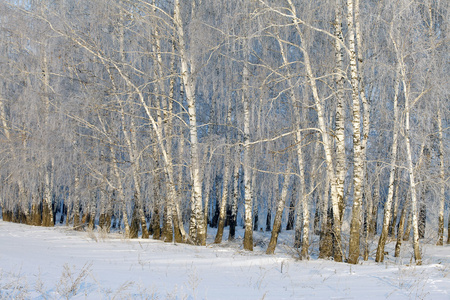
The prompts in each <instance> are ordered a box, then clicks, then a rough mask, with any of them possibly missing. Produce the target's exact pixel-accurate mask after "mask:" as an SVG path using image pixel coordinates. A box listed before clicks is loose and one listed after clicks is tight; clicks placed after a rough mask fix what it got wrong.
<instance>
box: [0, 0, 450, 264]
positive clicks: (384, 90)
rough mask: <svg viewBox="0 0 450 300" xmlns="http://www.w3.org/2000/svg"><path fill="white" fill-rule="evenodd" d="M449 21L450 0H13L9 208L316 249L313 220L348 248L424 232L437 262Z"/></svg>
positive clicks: (74, 221)
mask: <svg viewBox="0 0 450 300" xmlns="http://www.w3.org/2000/svg"><path fill="white" fill-rule="evenodd" d="M449 20H450V16H449V5H448V2H447V1H439V0H438V1H433V0H426V1H417V2H414V1H413V2H411V1H392V0H387V1H381V2H380V1H364V2H363V3H360V2H359V0H355V1H353V0H335V1H303V0H298V1H297V0H280V1H278V0H277V1H265V0H258V1H253V0H252V1H250V0H239V1H222V0H215V1H202V0H191V1H179V0H173V1H170V0H168V1H156V0H153V1H151V0H148V1H147V0H128V1H127V0H116V1H106V0H93V1H92V0H91V1H84V0H81V1H80V0H58V1H51V0H45V1H3V2H2V3H1V4H0V100H1V102H0V119H1V125H0V127H1V139H2V143H1V144H0V151H1V155H0V166H1V168H0V178H1V186H0V188H1V209H2V214H3V220H5V221H13V222H21V223H26V224H32V225H38V226H39V225H40V226H54V224H56V223H61V224H67V225H69V226H73V227H74V228H76V229H82V228H85V227H89V228H94V226H99V227H100V228H101V229H102V230H106V231H108V232H109V231H110V230H111V228H113V229H115V230H122V231H123V232H124V234H125V235H126V236H127V237H129V238H136V237H138V236H139V235H140V236H142V238H148V237H149V236H150V235H152V236H153V238H155V239H163V240H165V241H167V242H170V241H173V240H175V241H176V242H188V243H193V244H198V245H205V244H206V234H207V228H208V226H211V227H217V228H218V229H217V235H216V237H215V242H216V243H220V242H221V241H222V239H223V238H224V237H223V233H224V227H227V226H229V236H228V239H234V238H235V235H236V233H235V232H236V226H244V228H245V236H244V238H243V247H244V249H246V250H252V249H253V243H254V241H253V231H254V230H266V231H271V232H272V236H271V240H270V243H269V245H268V249H267V253H269V254H270V253H273V252H274V250H275V247H276V244H277V237H278V234H279V232H280V230H295V238H294V240H293V241H292V245H293V246H294V247H297V248H301V250H300V252H299V253H300V255H301V256H302V258H308V257H309V253H310V244H311V243H310V241H311V237H312V235H315V236H319V237H320V246H319V251H320V255H319V256H320V257H323V258H327V257H333V258H334V260H336V261H344V260H346V261H348V262H349V263H357V262H358V260H359V259H360V258H361V257H363V258H364V259H368V258H369V256H370V253H371V251H372V250H374V249H370V244H371V241H372V240H373V239H374V238H376V239H378V247H377V251H376V257H375V259H376V261H383V256H384V247H385V244H386V241H387V240H388V238H389V237H390V236H394V235H396V236H397V247H396V248H397V249H396V255H398V254H399V252H398V251H400V245H401V242H402V241H403V240H407V239H408V238H409V237H410V236H412V240H413V243H412V244H413V246H414V256H415V259H416V262H417V263H418V264H420V263H421V254H420V247H419V239H420V238H427V239H428V241H432V242H433V243H438V244H440V245H442V244H443V243H444V236H445V234H444V233H445V231H446V230H447V229H446V228H445V227H447V226H445V225H446V223H445V220H446V219H448V215H449V208H448V198H449V194H448V185H449V155H448V151H449V147H450V138H449V136H450V133H449V124H450V122H449V108H450V103H449V91H450V89H449V82H450V81H449V79H448V74H449V73H450V64H449V61H450V55H449V54H450V51H449V50H450V49H449V43H448V25H449ZM446 199H447V200H446ZM447 222H448V226H449V227H450V220H448V221H447ZM449 229H450V228H449ZM449 242H450V239H448V240H447V243H449ZM344 245H348V247H347V246H345V247H344Z"/></svg>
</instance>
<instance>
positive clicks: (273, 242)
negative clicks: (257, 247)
mask: <svg viewBox="0 0 450 300" xmlns="http://www.w3.org/2000/svg"><path fill="white" fill-rule="evenodd" d="M286 170H287V172H289V171H290V163H288V167H287V168H286ZM275 176H278V175H275ZM277 182H278V180H277ZM290 182H291V175H285V176H284V182H283V186H282V188H281V197H280V198H279V200H278V203H277V212H276V214H275V220H274V222H273V227H272V234H271V236H270V242H269V246H268V247H267V251H266V254H273V253H274V252H275V248H276V246H277V241H278V233H279V232H280V229H281V221H282V217H283V211H284V207H285V206H286V198H287V193H288V189H289V184H290ZM277 191H278V189H277ZM277 196H278V194H277Z"/></svg>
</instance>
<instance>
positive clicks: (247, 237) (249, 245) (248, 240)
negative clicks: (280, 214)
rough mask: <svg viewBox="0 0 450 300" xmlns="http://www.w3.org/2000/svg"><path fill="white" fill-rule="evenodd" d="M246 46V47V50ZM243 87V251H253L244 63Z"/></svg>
mask: <svg viewBox="0 0 450 300" xmlns="http://www.w3.org/2000/svg"><path fill="white" fill-rule="evenodd" d="M247 47H248V46H246V48H247ZM245 54H246V56H245V58H244V60H247V58H248V55H247V50H245ZM242 72H243V75H242V77H243V81H244V82H243V86H242V101H243V103H244V145H243V148H244V161H243V166H244V189H245V196H244V209H245V217H244V223H245V233H244V249H245V250H249V251H253V226H252V225H253V222H252V220H253V218H252V209H253V195H252V187H251V178H252V176H251V168H250V99H249V97H248V81H249V74H248V69H247V63H246V62H244V68H243V71H242Z"/></svg>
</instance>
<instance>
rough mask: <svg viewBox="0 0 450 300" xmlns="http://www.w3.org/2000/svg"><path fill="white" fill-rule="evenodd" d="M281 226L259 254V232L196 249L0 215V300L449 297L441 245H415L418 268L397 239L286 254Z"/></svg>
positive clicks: (447, 254) (449, 274) (263, 236)
mask: <svg viewBox="0 0 450 300" xmlns="http://www.w3.org/2000/svg"><path fill="white" fill-rule="evenodd" d="M214 234H215V231H214V230H213V229H209V231H208V241H209V242H212V240H213V238H214ZM239 234H240V235H241V236H242V235H243V231H242V232H241V231H238V236H239ZM289 234H290V233H289V232H288V233H286V232H282V233H281V245H279V246H278V247H277V250H276V252H275V253H276V254H275V255H266V254H264V250H265V243H266V242H267V240H268V239H269V237H270V236H269V235H268V234H267V233H259V232H258V233H255V241H257V242H258V243H259V244H258V245H259V246H258V245H257V246H256V247H255V251H254V252H246V251H243V250H242V247H241V243H242V240H241V238H239V237H238V240H237V241H236V242H235V243H228V242H226V243H224V244H222V245H212V244H208V246H207V247H198V246H191V245H185V244H174V243H164V242H161V241H157V240H152V239H146V240H143V239H136V240H126V239H123V238H121V236H120V235H119V234H109V235H106V234H102V233H99V232H96V231H94V232H76V231H72V230H71V229H69V228H67V227H54V228H43V227H33V226H27V225H21V224H14V223H7V222H3V221H0V299H450V246H449V245H446V246H443V247H437V246H434V245H423V249H422V250H423V257H424V265H423V266H415V265H414V264H411V263H410V260H411V250H410V248H411V247H410V245H409V244H408V243H406V242H405V244H404V246H403V249H404V250H403V252H402V258H401V259H394V258H393V257H391V256H389V255H387V257H386V262H385V263H383V264H377V263H375V262H374V261H373V260H369V261H367V262H362V263H360V264H358V265H349V264H346V263H335V262H333V261H330V260H322V259H317V258H313V259H311V260H309V261H301V260H298V259H296V252H295V250H293V249H292V248H290V247H289V246H287V245H283V241H286V242H287V241H289V239H291V238H292V237H291V236H290V235H289ZM224 236H225V237H227V236H228V232H225V234H224ZM286 244H288V243H286ZM372 246H373V247H374V245H372ZM387 248H388V249H387V250H388V251H389V250H392V248H393V243H390V244H388V246H387ZM313 255H314V254H313Z"/></svg>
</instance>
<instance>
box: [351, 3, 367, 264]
mask: <svg viewBox="0 0 450 300" xmlns="http://www.w3.org/2000/svg"><path fill="white" fill-rule="evenodd" d="M347 10H348V11H347V24H348V28H349V49H350V73H351V84H352V102H353V121H352V124H353V153H354V159H353V161H354V163H353V207H352V219H351V223H350V242H349V253H348V259H347V261H348V262H349V263H351V264H356V263H357V262H358V259H359V253H360V230H361V206H362V188H363V184H362V183H363V179H364V153H363V146H362V145H361V109H360V104H359V101H360V100H359V86H360V84H359V81H360V80H359V72H358V65H357V53H356V40H355V29H354V27H355V25H354V18H353V14H354V12H355V8H354V6H353V0H347ZM356 10H357V9H356Z"/></svg>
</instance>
